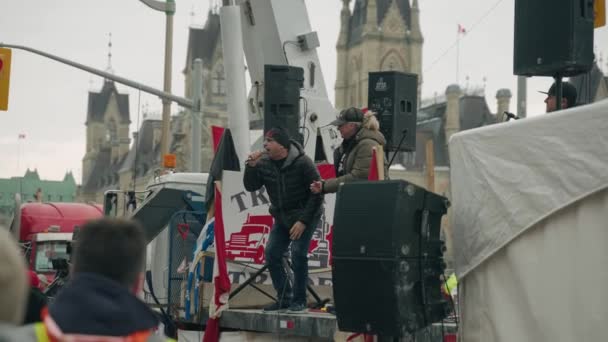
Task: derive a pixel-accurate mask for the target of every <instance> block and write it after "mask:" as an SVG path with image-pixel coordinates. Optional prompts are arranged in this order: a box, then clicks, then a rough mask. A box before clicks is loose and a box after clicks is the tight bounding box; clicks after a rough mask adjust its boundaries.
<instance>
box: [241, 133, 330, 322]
mask: <svg viewBox="0 0 608 342" xmlns="http://www.w3.org/2000/svg"><path fill="white" fill-rule="evenodd" d="M264 149H265V151H258V152H254V153H252V154H251V155H249V158H248V159H247V162H246V167H245V175H244V176H243V183H244V185H245V189H247V191H256V190H258V189H260V188H261V187H262V186H265V187H266V192H267V193H268V197H269V198H270V214H271V215H272V217H273V218H274V226H273V227H272V230H271V231H270V236H269V237H268V243H267V245H266V251H265V257H266V264H267V265H268V269H269V272H270V277H271V279H272V285H273V286H274V288H275V290H276V291H277V294H278V298H279V301H278V303H273V304H272V305H270V306H268V307H266V308H264V311H282V310H285V309H288V310H287V311H288V312H290V313H302V312H305V311H306V284H307V280H308V248H309V246H310V240H311V238H312V235H313V233H314V231H315V229H316V227H317V224H318V222H319V218H320V216H321V207H322V204H323V195H321V194H313V193H312V192H311V191H310V189H309V185H310V184H311V183H312V182H314V181H318V180H320V176H319V172H318V171H317V168H316V167H315V165H314V163H313V161H312V160H311V159H310V158H309V157H308V156H306V155H305V154H304V151H303V148H302V146H301V145H300V144H298V143H297V142H296V141H293V140H290V139H289V134H288V133H287V131H285V130H284V129H282V128H272V129H270V130H268V132H267V133H266V135H265V139H264ZM290 244H291V260H292V263H293V273H294V284H293V291H292V288H291V286H290V285H289V282H288V281H287V279H286V278H287V277H286V273H285V270H284V268H283V263H282V261H283V255H284V254H285V252H286V251H287V248H288V247H289V245H290Z"/></svg>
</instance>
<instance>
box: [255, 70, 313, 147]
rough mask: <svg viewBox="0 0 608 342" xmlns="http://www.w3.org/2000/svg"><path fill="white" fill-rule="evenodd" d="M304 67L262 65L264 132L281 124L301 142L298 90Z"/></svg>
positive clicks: (302, 85)
mask: <svg viewBox="0 0 608 342" xmlns="http://www.w3.org/2000/svg"><path fill="white" fill-rule="evenodd" d="M302 87H304V69H302V68H299V67H293V66H289V65H269V64H267V65H264V133H266V132H267V131H268V130H269V129H271V128H272V127H282V128H284V129H286V130H287V132H288V133H289V135H290V137H291V138H292V139H294V140H296V141H298V142H300V143H303V141H304V139H303V136H302V133H301V132H300V89H301V88H302Z"/></svg>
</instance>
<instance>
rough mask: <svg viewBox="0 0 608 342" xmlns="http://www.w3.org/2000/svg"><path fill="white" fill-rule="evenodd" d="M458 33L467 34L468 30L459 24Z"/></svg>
mask: <svg viewBox="0 0 608 342" xmlns="http://www.w3.org/2000/svg"><path fill="white" fill-rule="evenodd" d="M458 33H459V34H462V35H465V34H467V30H466V29H465V28H464V26H462V25H460V24H458Z"/></svg>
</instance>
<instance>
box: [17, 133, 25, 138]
mask: <svg viewBox="0 0 608 342" xmlns="http://www.w3.org/2000/svg"><path fill="white" fill-rule="evenodd" d="M17 139H25V133H19V136H18V137H17Z"/></svg>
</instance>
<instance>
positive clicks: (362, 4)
mask: <svg viewBox="0 0 608 342" xmlns="http://www.w3.org/2000/svg"><path fill="white" fill-rule="evenodd" d="M368 1H369V0H356V2H355V8H354V10H353V14H352V16H351V18H350V25H349V26H350V27H349V34H348V45H349V46H351V45H354V44H357V43H359V42H360V41H361V35H362V33H363V26H364V25H365V23H366V22H367V2H368ZM393 1H396V2H397V6H398V7H399V12H400V13H401V17H402V18H403V23H404V24H405V26H406V27H407V29H408V30H409V29H410V28H411V20H410V14H411V11H410V3H409V0H376V18H377V23H378V25H381V24H382V21H383V20H384V17H386V13H387V12H388V10H389V8H390V6H391V4H392V2H393Z"/></svg>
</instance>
